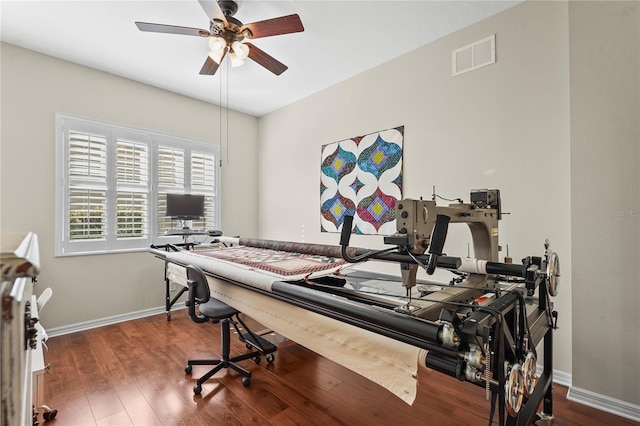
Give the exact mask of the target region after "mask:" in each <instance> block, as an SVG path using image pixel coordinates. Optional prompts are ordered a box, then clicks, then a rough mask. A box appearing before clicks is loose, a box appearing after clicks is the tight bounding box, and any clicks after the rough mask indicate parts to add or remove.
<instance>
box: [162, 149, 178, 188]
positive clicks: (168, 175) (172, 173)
mask: <svg viewBox="0 0 640 426" xmlns="http://www.w3.org/2000/svg"><path fill="white" fill-rule="evenodd" d="M158 186H160V187H168V188H172V189H177V190H184V150H183V149H179V148H171V147H167V146H160V147H158Z"/></svg>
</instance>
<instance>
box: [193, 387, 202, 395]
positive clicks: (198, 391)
mask: <svg viewBox="0 0 640 426" xmlns="http://www.w3.org/2000/svg"><path fill="white" fill-rule="evenodd" d="M193 393H195V394H196V395H200V394H201V393H202V386H200V385H195V386H194V387H193Z"/></svg>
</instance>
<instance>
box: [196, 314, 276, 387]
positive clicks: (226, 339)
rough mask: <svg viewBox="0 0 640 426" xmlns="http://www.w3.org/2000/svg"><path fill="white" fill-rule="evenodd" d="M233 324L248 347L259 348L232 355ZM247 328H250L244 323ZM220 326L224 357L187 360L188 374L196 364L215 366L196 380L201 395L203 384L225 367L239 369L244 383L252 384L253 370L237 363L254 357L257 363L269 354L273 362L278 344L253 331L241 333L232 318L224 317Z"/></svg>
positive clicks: (268, 359)
mask: <svg viewBox="0 0 640 426" xmlns="http://www.w3.org/2000/svg"><path fill="white" fill-rule="evenodd" d="M238 320H239V321H240V322H241V323H242V320H240V318H239V317H238ZM231 325H233V326H234V328H236V331H237V332H238V335H239V336H240V340H241V341H243V342H245V344H246V346H247V349H251V348H254V349H257V350H255V351H252V352H249V353H246V354H242V355H238V356H235V357H233V358H231V357H230V347H231V337H230V335H231ZM242 325H243V326H245V329H246V330H249V329H248V328H247V327H246V325H245V324H244V323H242ZM220 328H221V331H222V335H221V340H222V358H216V359H190V360H188V361H187V366H186V367H185V369H184V371H185V373H187V374H191V371H192V370H193V366H194V365H213V366H215V367H214V368H212V369H211V370H209V371H208V372H207V373H206V374H205V375H204V376H202V377H200V378H199V379H198V381H197V382H196V385H195V386H194V387H193V392H194V393H195V394H196V395H200V393H201V392H202V384H203V383H204V382H206V381H207V380H209V379H210V378H211V377H213V375H214V374H216V373H217V372H218V371H220V370H222V369H223V368H231V369H232V370H235V371H237V372H238V373H240V375H242V384H243V385H244V386H245V387H246V386H249V385H250V384H251V372H250V371H249V370H247V369H245V368H242V367H240V366H239V365H238V364H237V363H238V362H240V361H244V360H247V359H251V358H252V359H253V361H254V362H255V363H256V364H259V363H260V355H267V361H268V362H273V352H274V351H275V350H276V346H275V345H273V344H272V343H270V342H269V341H267V340H265V339H264V338H262V337H260V336H258V335H255V334H253V333H251V332H249V333H246V334H241V333H240V331H239V330H238V327H237V326H236V323H235V322H234V321H233V320H232V319H231V318H224V319H221V320H220Z"/></svg>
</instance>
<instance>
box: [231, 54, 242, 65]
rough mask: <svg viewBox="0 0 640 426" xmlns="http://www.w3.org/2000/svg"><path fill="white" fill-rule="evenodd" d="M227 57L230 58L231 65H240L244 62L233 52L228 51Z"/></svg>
mask: <svg viewBox="0 0 640 426" xmlns="http://www.w3.org/2000/svg"><path fill="white" fill-rule="evenodd" d="M229 57H230V58H231V67H232V68H236V67H239V66H240V65H242V64H244V59H243V58H241V57H240V56H239V55H237V54H236V53H235V52H231V53H229Z"/></svg>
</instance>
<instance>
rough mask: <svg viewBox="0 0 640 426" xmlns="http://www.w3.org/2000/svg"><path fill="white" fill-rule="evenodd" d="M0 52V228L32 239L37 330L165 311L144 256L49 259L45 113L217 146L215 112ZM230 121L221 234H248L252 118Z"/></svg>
mask: <svg viewBox="0 0 640 426" xmlns="http://www.w3.org/2000/svg"><path fill="white" fill-rule="evenodd" d="M0 53H1V60H2V62H1V66H2V68H1V72H2V74H1V79H2V81H1V84H2V85H1V96H2V97H1V102H2V111H1V114H2V115H1V119H2V130H1V137H2V139H1V140H2V145H1V149H0V156H1V159H0V161H1V163H0V166H1V167H0V180H1V193H2V199H1V200H2V205H1V208H0V216H1V219H0V231H1V232H2V233H5V232H10V231H16V232H26V231H32V232H35V233H36V234H37V235H38V237H39V243H40V255H41V261H42V274H41V275H40V277H39V284H38V286H37V287H36V293H40V292H41V291H42V290H43V289H44V288H46V287H51V288H52V289H53V295H54V296H53V298H52V299H51V301H50V302H49V304H48V305H47V309H46V310H45V311H44V312H43V316H42V322H43V324H45V326H46V327H47V328H49V329H51V328H56V327H62V326H69V325H73V324H78V323H82V322H86V321H94V320H99V319H103V318H106V317H112V316H115V315H124V314H129V313H131V312H137V311H141V310H145V309H151V308H156V307H159V306H164V285H163V281H162V277H163V270H162V264H161V262H160V261H159V260H157V259H155V258H153V256H151V255H150V254H148V253H142V252H139V253H128V254H110V255H98V256H79V257H78V256H76V257H65V258H55V257H54V246H55V240H54V238H55V229H54V226H55V217H54V211H55V209H54V207H55V199H54V194H55V161H54V159H55V156H54V147H55V124H54V115H55V113H56V112H63V113H68V114H72V115H78V116H80V117H85V118H90V119H94V120H99V121H106V122H110V123H114V124H120V125H125V126H132V127H137V128H142V129H149V130H154V131H158V132H163V133H167V134H172V135H176V136H182V137H187V138H192V139H197V140H204V141H209V142H211V143H219V141H218V135H219V134H220V131H219V129H218V122H219V119H218V117H219V111H218V108H217V107H216V106H213V105H210V104H207V103H204V102H200V101H196V100H194V99H191V98H187V97H185V96H180V95H176V94H174V93H170V92H167V91H164V90H160V89H156V88H153V87H151V86H147V85H144V84H139V83H135V82H133V81H130V80H126V79H123V78H119V77H115V76H113V75H111V74H107V73H103V72H99V71H95V70H92V69H89V68H86V67H83V66H79V65H75V64H72V63H69V62H65V61H61V60H58V59H54V58H51V57H48V56H44V55H41V54H38V53H34V52H32V51H28V50H25V49H21V48H18V47H15V46H12V45H8V44H4V43H3V44H2V45H1V52H0ZM229 122H230V126H232V128H233V129H234V130H233V132H231V133H230V140H229V141H228V144H227V141H226V140H224V141H223V143H222V144H221V152H222V156H223V167H222V177H221V180H222V206H223V207H222V218H221V220H222V228H223V229H224V230H225V231H228V232H229V233H231V234H237V233H240V232H245V231H250V232H257V218H256V215H255V211H256V209H257V202H256V200H257V185H256V176H257V174H256V173H257V172H256V170H257V157H256V154H255V153H256V151H257V149H256V145H257V138H258V136H257V127H258V126H257V119H256V118H255V117H251V116H248V115H244V114H240V113H233V112H232V113H231V114H230V115H229ZM227 148H228V149H227ZM227 153H229V154H230V155H229V161H226V158H227V157H226V154H227ZM238 193H240V194H242V196H241V197H238V196H237V194H238Z"/></svg>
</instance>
